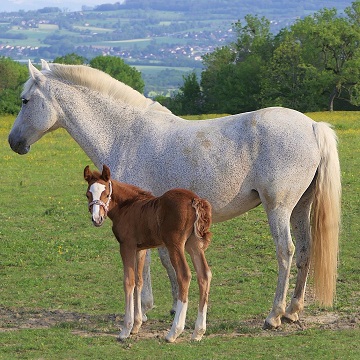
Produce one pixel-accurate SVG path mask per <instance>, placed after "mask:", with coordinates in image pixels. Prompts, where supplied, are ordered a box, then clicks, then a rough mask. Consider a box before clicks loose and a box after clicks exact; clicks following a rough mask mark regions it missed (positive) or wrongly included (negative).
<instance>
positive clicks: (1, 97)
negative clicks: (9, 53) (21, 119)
mask: <svg viewBox="0 0 360 360" xmlns="http://www.w3.org/2000/svg"><path fill="white" fill-rule="evenodd" d="M0 74H1V77H0V114H16V113H18V112H19V111H20V107H21V100H20V93H21V90H22V85H23V83H24V82H25V81H26V80H27V78H28V75H29V72H28V70H27V67H26V66H25V65H21V64H19V63H18V62H16V61H14V60H11V59H9V58H6V57H0Z"/></svg>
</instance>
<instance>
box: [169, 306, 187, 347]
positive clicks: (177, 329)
mask: <svg viewBox="0 0 360 360" xmlns="http://www.w3.org/2000/svg"><path fill="white" fill-rule="evenodd" d="M187 308H188V302H184V303H183V302H181V301H180V300H178V301H177V305H176V314H175V318H174V321H173V324H172V326H171V330H170V331H169V333H168V334H167V335H166V341H168V342H174V341H175V340H176V338H177V337H178V336H179V335H180V334H181V333H182V332H183V330H184V328H185V319H186V312H187Z"/></svg>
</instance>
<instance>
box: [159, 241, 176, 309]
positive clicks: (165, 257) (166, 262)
mask: <svg viewBox="0 0 360 360" xmlns="http://www.w3.org/2000/svg"><path fill="white" fill-rule="evenodd" d="M158 252H159V256H160V260H161V263H162V265H163V266H164V268H165V269H166V272H167V274H168V277H169V280H170V285H171V294H172V298H173V304H172V308H171V310H170V314H171V315H173V314H175V312H176V305H177V299H178V293H179V287H178V283H177V278H176V272H175V269H174V267H173V266H172V264H171V260H170V256H169V251H168V249H167V248H166V247H160V248H159V249H158Z"/></svg>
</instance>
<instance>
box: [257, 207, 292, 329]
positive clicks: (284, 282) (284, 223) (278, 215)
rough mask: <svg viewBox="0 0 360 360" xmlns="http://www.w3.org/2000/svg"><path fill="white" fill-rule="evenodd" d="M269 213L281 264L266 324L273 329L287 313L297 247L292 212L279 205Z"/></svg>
mask: <svg viewBox="0 0 360 360" xmlns="http://www.w3.org/2000/svg"><path fill="white" fill-rule="evenodd" d="M267 215H268V219H269V224H270V230H271V233H272V236H273V238H274V241H275V245H276V255H277V260H278V266H279V273H278V282H277V287H276V293H275V298H274V303H273V308H272V310H271V312H270V314H269V315H268V317H267V318H266V320H265V324H264V329H272V328H277V327H279V326H280V325H281V317H282V316H283V315H284V314H285V303H286V293H287V290H288V287H289V276H290V268H291V261H292V257H293V255H294V249H295V247H294V244H293V242H292V240H291V234H290V212H289V211H288V210H287V209H285V208H279V207H277V208H276V209H271V210H267Z"/></svg>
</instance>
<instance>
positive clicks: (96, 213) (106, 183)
mask: <svg viewBox="0 0 360 360" xmlns="http://www.w3.org/2000/svg"><path fill="white" fill-rule="evenodd" d="M84 179H85V180H86V181H87V182H88V188H87V191H86V196H87V198H88V202H89V211H90V213H91V215H92V222H93V224H94V225H95V226H101V225H102V224H103V222H104V220H105V218H106V215H107V212H108V211H109V205H110V201H111V194H112V184H111V181H110V169H109V168H108V167H107V166H106V165H104V166H103V170H102V173H101V174H100V173H99V172H97V171H94V172H91V170H90V168H89V166H86V167H85V169H84Z"/></svg>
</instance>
